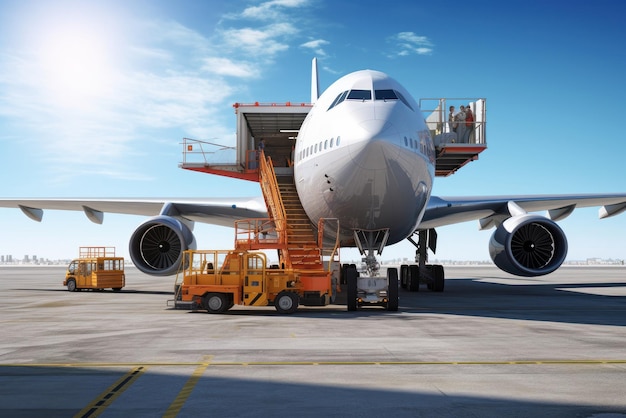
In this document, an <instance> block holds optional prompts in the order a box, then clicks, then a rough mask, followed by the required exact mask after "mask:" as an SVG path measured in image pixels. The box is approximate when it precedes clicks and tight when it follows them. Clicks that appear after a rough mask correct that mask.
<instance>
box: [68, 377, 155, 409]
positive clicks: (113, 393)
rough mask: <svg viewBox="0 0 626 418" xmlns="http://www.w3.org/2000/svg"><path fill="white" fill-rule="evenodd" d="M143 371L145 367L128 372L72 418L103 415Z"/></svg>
mask: <svg viewBox="0 0 626 418" xmlns="http://www.w3.org/2000/svg"><path fill="white" fill-rule="evenodd" d="M145 371H146V367H145V366H138V367H135V368H134V369H132V370H131V371H130V372H128V373H126V374H125V375H124V376H122V377H121V378H120V379H119V380H118V381H117V382H115V383H113V385H111V386H109V387H108V388H107V389H106V390H105V391H104V392H102V393H101V394H100V395H98V396H97V397H96V399H94V400H93V401H92V402H91V403H90V404H89V405H87V406H86V407H85V408H83V409H82V410H81V411H80V412H79V413H77V414H76V415H74V418H79V417H80V418H87V417H97V416H98V415H100V414H101V413H103V412H104V410H105V409H106V408H107V407H108V406H109V405H111V403H113V401H114V400H115V399H116V398H117V397H118V396H119V395H121V394H122V393H123V392H124V391H125V390H126V389H128V388H129V387H130V385H132V384H133V383H134V382H135V380H137V378H138V377H139V376H141V374H142V373H143V372H145Z"/></svg>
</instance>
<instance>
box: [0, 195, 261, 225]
mask: <svg viewBox="0 0 626 418" xmlns="http://www.w3.org/2000/svg"><path fill="white" fill-rule="evenodd" d="M0 207H2V208H19V209H21V210H22V212H24V214H25V215H26V216H28V217H29V218H31V219H33V220H35V221H38V222H40V221H41V220H42V218H43V211H44V210H47V209H52V210H73V211H81V212H84V213H85V215H86V216H87V218H89V220H91V221H92V222H95V223H98V224H101V223H102V222H103V219H104V213H105V212H109V213H119V214H128V215H144V216H156V215H159V214H165V215H169V216H177V217H181V218H184V219H188V220H190V221H195V222H202V223H210V224H215V225H221V226H231V227H232V226H233V225H234V221H235V220H237V219H246V218H263V217H267V210H266V207H265V202H264V200H263V198H262V197H252V198H213V199H187V198H181V199H171V198H169V199H133V198H119V199H27V198H19V199H5V198H3V199H0Z"/></svg>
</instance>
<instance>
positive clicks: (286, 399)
mask: <svg viewBox="0 0 626 418" xmlns="http://www.w3.org/2000/svg"><path fill="white" fill-rule="evenodd" d="M224 367H230V368H231V370H229V372H230V373H234V374H236V373H246V374H248V375H251V374H252V375H254V376H256V377H247V378H233V377H223V376H210V375H211V374H212V373H214V374H217V375H219V374H222V372H223V370H221V368H224ZM232 367H235V368H236V369H234V370H233V369H232ZM284 367H285V366H272V365H263V366H245V371H244V367H243V366H209V367H208V368H207V369H206V370H205V371H204V373H203V375H202V376H201V377H200V378H199V379H198V380H197V382H196V383H195V385H193V388H191V389H192V391H191V392H190V393H189V397H188V398H187V399H186V400H184V402H183V403H182V407H181V408H180V411H179V414H178V416H189V417H191V416H208V415H210V416H231V417H234V416H274V417H283V416H284V417H287V416H293V415H294V414H296V413H297V415H298V416H300V417H319V416H329V417H353V416H354V417H362V416H393V417H416V416H420V417H453V416H480V417H498V418H500V417H503V416H551V417H571V416H595V415H596V414H611V413H617V412H620V411H618V410H617V408H616V407H609V406H606V405H601V404H597V405H593V404H589V403H585V402H584V401H581V403H579V404H577V403H562V402H556V401H555V402H547V401H541V402H540V401H529V400H520V399H515V398H506V397H504V396H502V395H499V396H489V394H487V393H485V395H483V396H469V395H457V394H454V393H453V392H452V391H448V390H441V389H440V388H437V387H433V392H432V393H428V392H424V391H417V390H416V391H407V390H406V389H404V390H390V389H386V388H381V389H376V388H363V387H361V388H359V387H354V386H356V385H354V386H353V385H351V383H350V368H351V367H353V366H343V367H342V366H335V365H333V366H312V365H304V366H289V367H299V368H301V369H303V368H307V367H328V368H329V370H328V373H329V374H336V373H341V374H343V375H344V376H345V383H344V384H342V385H341V386H338V385H336V384H326V383H296V382H292V381H286V382H284V383H281V382H277V381H276V378H273V380H270V379H264V378H263V377H259V375H261V376H262V375H264V374H265V375H272V376H274V375H275V372H279V371H280V370H278V368H280V369H281V370H283V371H284ZM390 367H406V366H390ZM251 368H252V369H253V370H250V369H251ZM126 373H127V371H126V370H124V371H121V370H119V369H118V370H112V369H110V368H106V367H103V368H90V367H54V366H27V367H21V366H11V367H6V366H5V367H3V366H2V365H0V385H1V387H4V388H6V387H8V386H10V387H11V390H10V393H9V392H7V391H4V390H3V392H2V394H1V395H0V415H2V416H20V417H30V416H32V417H35V416H42V415H46V416H81V415H82V416H87V415H86V414H81V415H76V414H78V413H79V412H81V411H82V412H85V411H84V408H86V407H88V406H89V405H90V404H91V405H93V404H95V403H96V402H97V401H98V400H99V398H100V397H102V395H103V394H106V389H107V388H110V387H111V385H113V383H114V382H116V380H118V379H120V378H121V377H123V376H124V375H125V374H126ZM285 374H286V375H291V373H289V371H287V373H285ZM305 374H306V370H303V371H302V373H300V375H305ZM207 375H208V376H207ZM414 378H415V380H416V382H418V384H420V385H423V384H424V381H425V380H424V379H428V375H424V374H421V373H415V375H414ZM451 378H452V377H451ZM481 378H482V379H485V381H487V380H489V381H490V380H492V379H494V376H493V375H492V374H485V375H483V376H482V377H481ZM188 381H189V375H184V374H183V375H181V374H167V373H162V372H157V371H155V370H154V368H152V369H150V368H148V369H147V370H146V372H145V373H144V374H143V375H141V376H139V377H138V378H137V380H136V381H134V382H133V383H129V384H128V386H127V387H118V388H116V389H118V390H119V393H118V394H116V395H117V397H115V398H113V399H114V400H113V401H112V402H110V403H108V404H103V405H102V406H100V407H99V409H98V413H103V412H104V413H107V412H108V413H111V414H114V415H115V414H117V415H120V416H139V415H142V416H146V415H149V416H163V415H164V414H165V413H166V411H167V410H168V408H169V407H170V406H171V405H172V402H173V401H174V400H175V399H176V397H177V396H178V394H179V393H181V391H182V390H184V389H185V386H186V384H187V383H188ZM405 383H406V382H405ZM477 384H478V385H481V383H480V379H478V382H477ZM487 384H488V385H493V382H491V383H487ZM357 385H358V383H357ZM434 386H438V385H434ZM481 386H482V385H481ZM187 389H189V388H187ZM475 389H476V390H478V389H480V388H479V387H476V388H475ZM11 393H14V394H15V393H19V394H20V395H19V396H12V395H11ZM528 395H529V394H528V393H524V396H525V397H526V398H528ZM590 396H591V394H590ZM105 398H106V396H105ZM103 401H104V399H103ZM621 412H623V410H622V411H621ZM170 416H173V415H170ZM620 416H621V415H620Z"/></svg>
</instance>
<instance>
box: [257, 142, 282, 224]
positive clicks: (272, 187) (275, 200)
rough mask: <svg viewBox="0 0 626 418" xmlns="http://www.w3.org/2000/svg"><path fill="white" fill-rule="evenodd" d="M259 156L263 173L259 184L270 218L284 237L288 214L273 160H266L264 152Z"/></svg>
mask: <svg viewBox="0 0 626 418" xmlns="http://www.w3.org/2000/svg"><path fill="white" fill-rule="evenodd" d="M259 154H260V155H259V169H260V173H261V175H260V177H259V183H260V185H261V189H262V191H263V197H264V198H265V204H266V205H267V208H268V210H269V213H270V217H271V218H273V219H274V222H275V224H276V231H277V232H278V234H279V235H283V234H285V233H286V232H287V221H286V219H287V214H286V212H285V205H284V204H283V199H282V197H281V195H280V189H279V188H278V181H277V180H276V173H275V172H274V166H273V165H272V160H271V158H267V159H266V158H265V153H264V152H263V151H261V152H260V153H259Z"/></svg>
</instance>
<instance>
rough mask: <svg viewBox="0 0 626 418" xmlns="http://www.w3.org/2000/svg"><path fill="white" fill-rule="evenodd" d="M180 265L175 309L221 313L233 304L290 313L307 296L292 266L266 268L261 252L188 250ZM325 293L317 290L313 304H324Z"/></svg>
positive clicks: (264, 258) (264, 256)
mask: <svg viewBox="0 0 626 418" xmlns="http://www.w3.org/2000/svg"><path fill="white" fill-rule="evenodd" d="M184 264H185V266H184V268H183V270H182V282H180V283H177V284H176V287H175V292H176V300H175V306H176V308H179V309H191V310H197V309H200V308H202V309H206V310H207V311H208V312H209V313H222V312H226V311H227V310H229V309H230V308H232V307H233V306H234V305H245V306H268V305H274V306H275V307H276V310H277V311H278V312H280V313H293V312H295V311H296V310H297V309H298V305H299V302H300V300H301V299H303V298H306V297H307V295H306V294H305V291H304V285H303V283H302V282H301V281H300V275H299V274H298V273H297V272H296V271H295V270H293V269H278V268H267V267H266V266H267V257H266V255H265V253H263V252H253V251H245V250H244V251H237V250H188V251H186V252H185V254H184ZM180 277H181V275H180V274H179V278H180ZM329 291H330V289H329V288H327V292H325V295H328V294H329ZM325 295H324V294H320V293H319V292H317V293H316V295H315V296H316V299H317V300H316V303H315V304H316V305H325V304H327V303H328V301H327V300H326V299H325V298H324V296H325ZM309 296H310V295H309Z"/></svg>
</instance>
